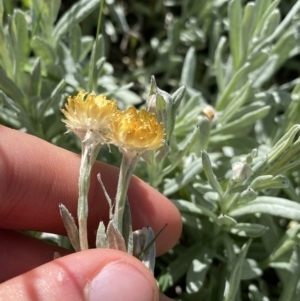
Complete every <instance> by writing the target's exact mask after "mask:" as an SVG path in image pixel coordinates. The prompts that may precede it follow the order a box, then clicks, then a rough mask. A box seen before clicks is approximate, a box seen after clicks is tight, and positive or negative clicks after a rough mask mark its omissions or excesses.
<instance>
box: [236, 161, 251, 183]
mask: <svg viewBox="0 0 300 301" xmlns="http://www.w3.org/2000/svg"><path fill="white" fill-rule="evenodd" d="M252 173H253V171H252V169H251V167H250V166H249V165H248V164H247V163H244V162H235V163H233V164H232V180H233V181H235V182H242V181H244V180H246V179H247V178H249V177H250V176H251V175H252Z"/></svg>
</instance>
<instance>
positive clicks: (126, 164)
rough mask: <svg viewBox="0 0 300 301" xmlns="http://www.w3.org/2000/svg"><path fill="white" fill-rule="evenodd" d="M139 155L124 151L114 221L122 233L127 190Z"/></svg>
mask: <svg viewBox="0 0 300 301" xmlns="http://www.w3.org/2000/svg"><path fill="white" fill-rule="evenodd" d="M139 157H140V156H139V155H136V154H129V153H123V158H122V163H121V168H120V174H119V181H118V188H117V195H116V205H115V211H114V221H115V224H116V227H117V229H118V230H119V231H120V233H121V234H122V223H123V214H124V207H125V201H126V196H127V190H128V186H129V182H130V178H131V175H132V172H133V170H134V167H135V164H136V162H137V160H138V159H139Z"/></svg>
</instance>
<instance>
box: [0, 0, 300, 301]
mask: <svg viewBox="0 0 300 301" xmlns="http://www.w3.org/2000/svg"><path fill="white" fill-rule="evenodd" d="M99 3H100V1H99V0H80V1H60V0H52V1H47V0H32V1H30V0H27V1H25V0H24V1H10V0H2V1H0V20H2V19H3V22H0V99H1V105H0V122H1V123H2V124H4V125H7V126H10V127H13V128H16V129H20V130H22V131H25V132H28V133H31V134H34V135H36V136H39V137H41V138H43V139H45V140H48V141H50V142H51V143H54V144H57V145H59V146H62V147H65V148H68V149H71V150H73V151H75V152H80V144H79V142H78V140H76V139H75V137H73V136H71V135H63V133H64V132H65V127H64V125H63V123H62V122H61V118H62V115H61V113H60V110H59V109H60V108H61V107H62V105H63V103H64V102H65V100H66V97H67V95H73V94H75V93H77V92H78V91H79V90H81V89H84V90H86V91H92V90H94V91H95V92H97V93H104V94H106V95H108V96H110V97H114V98H116V99H117V100H118V102H119V106H120V107H127V106H129V105H136V106H143V105H144V104H145V100H146V99H147V97H148V95H149V91H150V79H151V76H152V75H154V76H155V79H156V84H157V86H158V87H159V88H160V89H162V90H164V91H166V92H167V93H169V94H170V95H171V96H166V94H164V95H165V96H166V97H167V98H168V97H172V99H171V102H170V105H171V106H172V107H173V108H174V110H173V113H174V112H176V111H177V118H176V122H175V126H174V131H173V135H172V136H171V137H170V139H169V141H168V142H169V148H170V150H169V153H168V155H167V156H165V157H164V158H156V159H155V160H154V162H153V164H152V165H149V164H147V163H146V162H140V165H139V166H138V168H137V169H136V171H135V173H136V174H137V175H138V176H140V177H141V178H143V179H144V180H145V181H148V182H150V183H151V184H152V185H153V186H154V187H156V188H157V189H159V190H160V191H161V192H162V193H164V194H165V195H166V196H168V197H169V198H170V199H171V200H172V201H173V202H174V204H175V205H176V206H178V208H179V209H180V210H181V213H182V219H183V222H184V230H183V234H182V237H181V239H180V242H179V243H178V245H177V246H176V247H175V248H174V249H173V250H171V251H170V252H169V253H168V254H166V255H164V256H162V257H161V258H159V259H158V260H157V268H156V277H157V280H158V282H159V285H160V288H161V290H162V291H164V292H165V293H166V294H167V295H168V296H170V297H173V298H176V299H177V300H205V301H209V300H211V301H215V300H216V301H217V300H226V301H233V300H254V301H267V300H280V301H288V300H300V268H299V262H300V250H299V247H298V244H299V241H300V234H299V233H300V225H299V223H298V222H299V220H300V204H299V194H300V190H299V181H300V173H299V163H300V158H299V155H298V154H299V151H300V140H299V138H298V136H299V129H300V125H297V123H299V119H300V114H299V113H300V95H299V93H300V77H299V71H298V70H299V69H300V61H299V52H300V43H299V39H300V33H299V28H300V14H299V10H300V2H299V1H279V0H256V1H242V0H231V1H227V0H202V1H193V0H153V1H148V2H147V1H132V0H129V1H115V0H107V1H106V5H105V10H104V15H103V22H102V28H101V35H100V36H99V37H97V39H96V40H95V34H96V27H97V20H98V14H99ZM96 45H98V46H97V48H96ZM95 49H96V50H98V51H95ZM93 64H95V66H96V68H94V69H93V68H92V66H93ZM182 86H185V88H180V87H182ZM153 87H154V84H153V82H152V88H153ZM178 89H179V90H178ZM154 90H155V89H154ZM151 91H152V92H153V90H151ZM155 91H156V92H155V93H162V92H161V91H160V90H155ZM183 93H185V94H184V95H183ZM208 105H210V106H211V107H210V106H208ZM158 157H159V156H158ZM100 159H101V160H104V161H107V162H109V163H111V164H115V165H118V164H119V161H120V157H119V154H118V152H116V151H112V152H111V153H110V152H108V151H107V150H105V151H102V152H101V158H100ZM145 166H146V167H147V168H144V167H145Z"/></svg>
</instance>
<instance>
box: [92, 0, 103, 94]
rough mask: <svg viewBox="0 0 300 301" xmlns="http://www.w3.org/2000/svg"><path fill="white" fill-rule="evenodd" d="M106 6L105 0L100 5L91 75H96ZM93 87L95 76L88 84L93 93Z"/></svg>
mask: <svg viewBox="0 0 300 301" xmlns="http://www.w3.org/2000/svg"><path fill="white" fill-rule="evenodd" d="M104 4H105V0H101V3H100V9H99V15H98V23H97V32H96V38H95V43H96V44H95V52H94V56H93V57H92V61H93V63H92V66H91V68H92V72H91V74H92V75H94V72H95V68H96V64H97V62H96V54H97V51H98V37H99V34H100V29H101V23H102V15H103V9H104ZM93 85H94V81H93V76H92V77H91V78H90V81H89V83H88V87H89V91H92V90H93Z"/></svg>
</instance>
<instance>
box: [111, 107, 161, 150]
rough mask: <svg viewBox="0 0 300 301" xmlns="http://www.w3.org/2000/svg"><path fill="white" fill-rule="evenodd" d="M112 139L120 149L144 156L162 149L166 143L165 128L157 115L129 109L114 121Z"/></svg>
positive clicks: (118, 115) (120, 112) (121, 112)
mask: <svg viewBox="0 0 300 301" xmlns="http://www.w3.org/2000/svg"><path fill="white" fill-rule="evenodd" d="M111 125H112V129H111V136H112V137H111V139H112V141H113V143H114V144H115V145H116V146H118V147H119V148H120V149H122V150H124V151H127V152H136V153H138V154H142V153H143V152H145V151H151V150H155V149H158V148H160V147H161V146H162V145H163V143H164V140H163V138H164V128H163V124H162V123H158V122H157V119H156V116H155V114H153V113H149V112H147V111H146V110H145V109H142V110H140V111H138V110H136V109H135V108H134V107H129V108H128V109H127V110H126V111H119V112H118V114H116V115H115V118H114V119H113V120H112V123H111Z"/></svg>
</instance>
